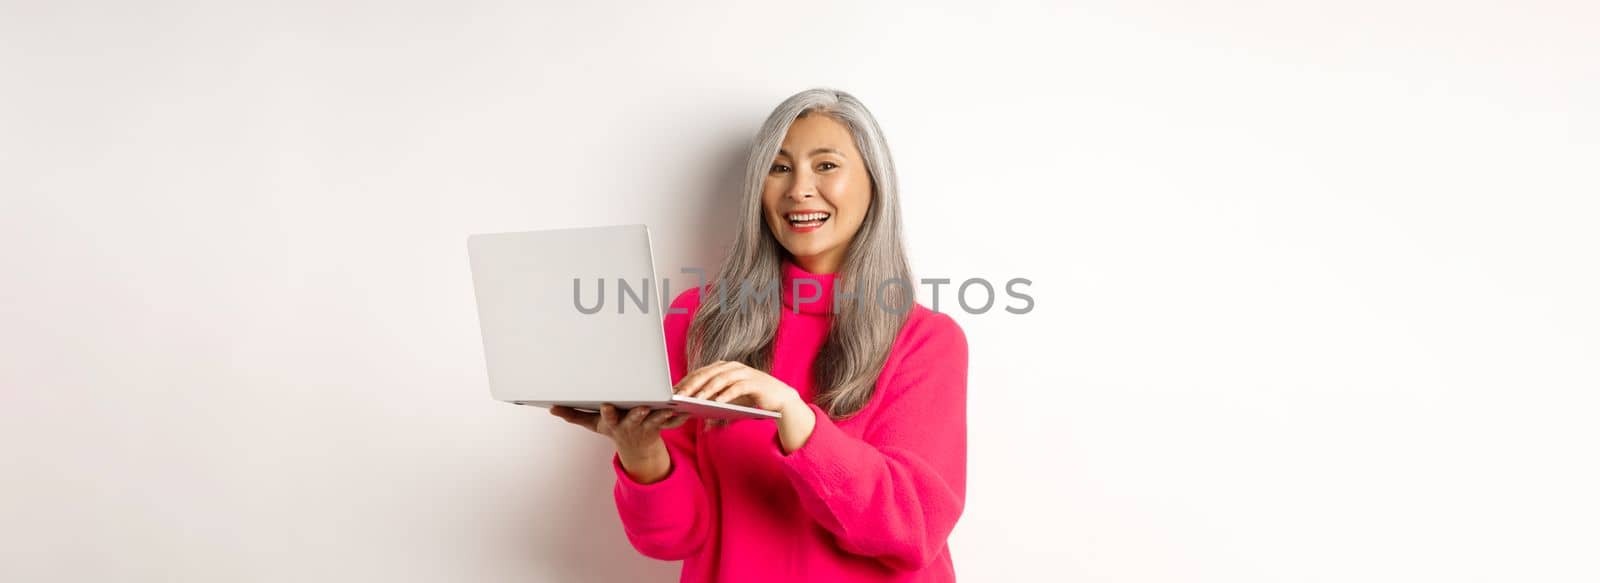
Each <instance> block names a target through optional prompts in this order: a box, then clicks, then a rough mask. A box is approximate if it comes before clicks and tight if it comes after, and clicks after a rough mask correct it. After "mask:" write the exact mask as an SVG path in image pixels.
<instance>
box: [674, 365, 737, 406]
mask: <svg viewBox="0 0 1600 583" xmlns="http://www.w3.org/2000/svg"><path fill="white" fill-rule="evenodd" d="M750 370H751V369H750V368H749V367H745V366H740V367H738V368H730V369H726V370H723V371H722V372H719V373H717V374H714V375H712V376H711V377H710V378H708V379H706V380H705V382H704V383H703V384H701V385H700V388H699V389H696V390H695V392H694V393H692V394H690V395H689V396H690V397H694V398H698V399H710V398H711V395H715V394H717V391H720V390H722V389H723V388H724V387H727V386H728V385H731V384H733V383H736V382H739V381H740V380H743V379H745V378H747V377H749V376H750Z"/></svg>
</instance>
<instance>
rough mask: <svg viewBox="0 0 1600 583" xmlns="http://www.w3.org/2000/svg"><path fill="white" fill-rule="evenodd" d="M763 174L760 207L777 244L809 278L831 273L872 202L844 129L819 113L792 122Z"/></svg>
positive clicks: (864, 174)
mask: <svg viewBox="0 0 1600 583" xmlns="http://www.w3.org/2000/svg"><path fill="white" fill-rule="evenodd" d="M780 148H781V149H780V150H779V151H778V156H777V158H775V159H773V161H772V166H771V167H769V168H768V169H767V179H766V183H765V185H764V187H763V190H762V192H761V206H762V210H763V213H762V214H763V215H764V216H765V218H766V221H767V226H768V227H771V229H772V232H773V233H774V234H776V235H777V237H778V243H779V244H780V245H783V248H784V249H787V250H788V251H789V254H791V255H793V256H794V258H795V263H796V264H798V265H799V266H800V267H801V268H802V269H805V270H806V271H809V272H811V273H834V272H836V271H838V270H839V266H840V265H842V264H843V263H844V254H845V251H847V250H849V249H850V240H851V239H852V238H854V237H855V235H856V231H857V230H859V229H860V228H861V222H862V221H863V220H864V219H865V218H866V216H867V206H868V205H869V204H870V203H871V201H872V177H871V176H869V175H868V174H867V165H866V163H865V162H863V161H862V159H861V152H859V151H857V150H856V145H855V140H854V139H853V138H852V137H851V135H850V130H849V128H846V127H845V126H844V124H842V123H839V122H838V121H835V120H834V119H833V118H832V117H829V116H827V115H824V114H820V113H811V114H809V115H807V116H805V117H802V118H800V119H797V120H795V122H794V124H792V125H790V126H789V133H788V135H786V136H784V138H783V145H782V146H780Z"/></svg>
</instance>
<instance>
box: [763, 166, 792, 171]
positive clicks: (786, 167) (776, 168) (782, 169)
mask: <svg viewBox="0 0 1600 583" xmlns="http://www.w3.org/2000/svg"><path fill="white" fill-rule="evenodd" d="M788 169H789V167H788V166H784V165H782V164H773V165H772V168H771V169H769V170H768V172H783V171H785V170H788Z"/></svg>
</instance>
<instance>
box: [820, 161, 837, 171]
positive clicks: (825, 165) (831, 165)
mask: <svg viewBox="0 0 1600 583" xmlns="http://www.w3.org/2000/svg"><path fill="white" fill-rule="evenodd" d="M817 167H818V168H821V169H823V170H828V169H831V168H838V167H839V165H838V164H834V163H833V162H823V163H821V164H818V165H817Z"/></svg>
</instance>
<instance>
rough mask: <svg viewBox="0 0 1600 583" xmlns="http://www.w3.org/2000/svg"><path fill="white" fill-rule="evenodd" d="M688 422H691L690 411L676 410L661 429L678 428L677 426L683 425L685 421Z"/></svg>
mask: <svg viewBox="0 0 1600 583" xmlns="http://www.w3.org/2000/svg"><path fill="white" fill-rule="evenodd" d="M688 422H689V414H688V413H676V412H675V413H673V415H672V418H670V419H668V420H667V422H666V424H664V425H662V426H661V429H663V430H666V429H676V428H678V427H680V426H682V425H683V424H684V423H688Z"/></svg>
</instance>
